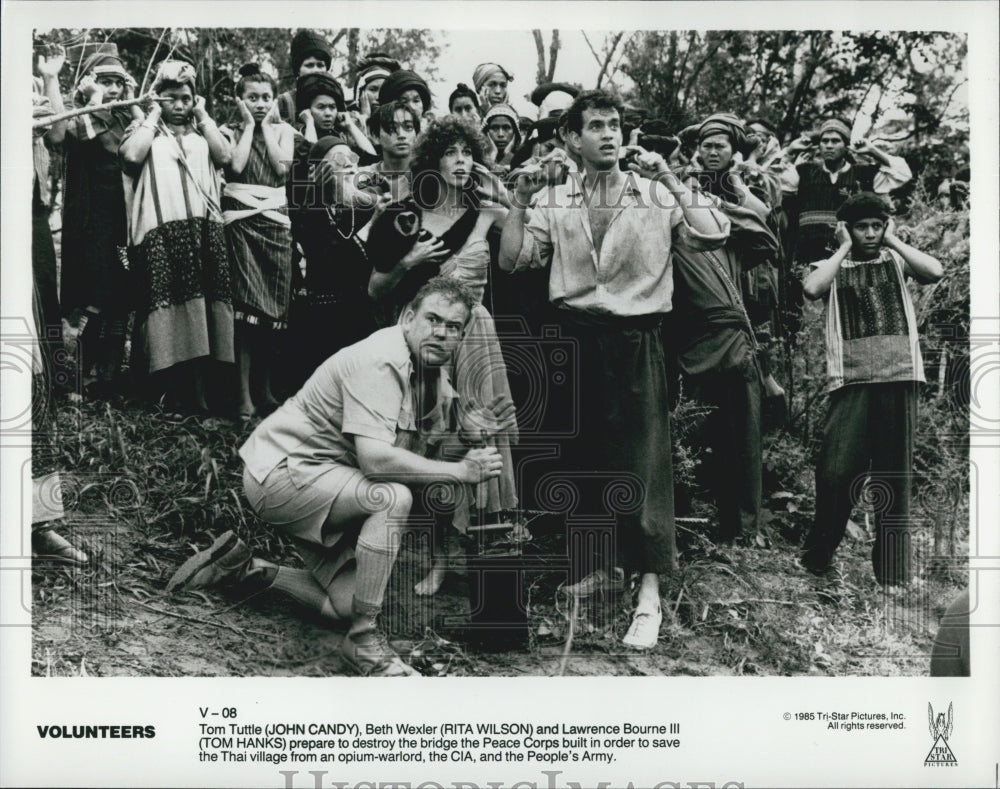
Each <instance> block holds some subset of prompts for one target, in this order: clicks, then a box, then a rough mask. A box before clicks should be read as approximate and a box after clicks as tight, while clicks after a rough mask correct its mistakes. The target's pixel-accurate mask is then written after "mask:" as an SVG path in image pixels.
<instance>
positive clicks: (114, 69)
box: [80, 47, 131, 82]
mask: <svg viewBox="0 0 1000 789" xmlns="http://www.w3.org/2000/svg"><path fill="white" fill-rule="evenodd" d="M117 49H118V48H117V47H115V52H114V53H113V54H112V53H110V52H96V53H94V54H93V55H91V56H90V57H89V58H88V59H87V62H86V63H84V64H83V67H82V68H81V69H80V74H81V75H91V76H93V77H95V78H96V77H107V76H112V77H118V78H119V79H120V80H121V81H122V82H128V81H129V80H130V79H131V77H129V74H128V72H127V71H126V70H125V66H124V64H123V63H122V61H121V59H120V58H119V57H118V52H117Z"/></svg>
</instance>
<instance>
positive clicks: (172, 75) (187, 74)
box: [153, 60, 197, 93]
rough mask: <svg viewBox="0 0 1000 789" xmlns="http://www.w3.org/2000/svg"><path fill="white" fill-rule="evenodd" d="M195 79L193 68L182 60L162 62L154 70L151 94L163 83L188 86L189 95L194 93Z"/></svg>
mask: <svg viewBox="0 0 1000 789" xmlns="http://www.w3.org/2000/svg"><path fill="white" fill-rule="evenodd" d="M196 78H197V75H196V74H195V70H194V66H192V65H191V64H190V63H185V62H184V61H183V60H164V61H163V62H162V63H160V65H159V66H158V67H157V69H156V77H155V79H153V93H156V91H157V89H158V88H159V87H160V85H162V84H163V83H164V82H174V83H177V84H178V85H190V86H191V93H194V92H195V80H196Z"/></svg>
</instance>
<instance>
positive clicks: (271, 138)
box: [260, 103, 295, 178]
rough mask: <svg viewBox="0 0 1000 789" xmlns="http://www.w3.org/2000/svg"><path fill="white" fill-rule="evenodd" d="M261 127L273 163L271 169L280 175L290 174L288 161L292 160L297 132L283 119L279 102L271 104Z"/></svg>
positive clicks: (268, 158)
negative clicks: (279, 110)
mask: <svg viewBox="0 0 1000 789" xmlns="http://www.w3.org/2000/svg"><path fill="white" fill-rule="evenodd" d="M260 129H261V132H262V133H263V135H264V146H265V148H266V149H267V160H268V161H269V162H270V163H271V169H273V170H274V172H275V174H276V175H277V176H278V177H280V178H284V177H285V176H286V175H287V174H288V162H290V161H291V160H292V155H293V152H294V149H295V134H294V132H293V131H292V129H291V128H290V127H289V126H288V125H287V124H286V123H284V122H283V121H282V120H281V115H279V114H278V105H277V103H274V104H272V105H271V109H270V110H268V113H267V115H265V116H264V120H263V122H262V123H261V126H260Z"/></svg>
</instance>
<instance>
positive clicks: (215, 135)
mask: <svg viewBox="0 0 1000 789" xmlns="http://www.w3.org/2000/svg"><path fill="white" fill-rule="evenodd" d="M194 120H195V123H196V124H197V126H198V130H199V131H200V132H201V135H202V137H204V138H205V142H207V143H208V154H209V156H211V157H212V161H213V162H214V163H215V166H216V167H226V166H227V165H228V164H229V162H230V161H231V160H232V158H233V150H232V148H231V147H230V146H229V143H228V142H226V138H225V137H223V136H222V134H221V133H220V132H219V127H218V126H216V125H215V121H213V120H212V119H211V118H210V117H208V113H206V112H205V99H204V97H203V96H199V97H198V98H197V99H196V100H195V104H194ZM244 166H246V163H244Z"/></svg>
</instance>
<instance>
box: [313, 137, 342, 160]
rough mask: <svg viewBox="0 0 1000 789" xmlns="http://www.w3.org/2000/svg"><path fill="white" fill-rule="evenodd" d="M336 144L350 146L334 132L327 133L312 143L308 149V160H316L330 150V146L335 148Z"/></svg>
mask: <svg viewBox="0 0 1000 789" xmlns="http://www.w3.org/2000/svg"><path fill="white" fill-rule="evenodd" d="M338 145H346V146H347V147H348V148H349V147H350V146H351V144H350V143H349V142H348V141H347V140H345V139H344V138H343V137H339V136H337V135H336V134H328V135H327V136H326V137H320V138H319V140H317V141H316V142H314V143H313V146H312V148H310V149H309V161H311V162H318V161H319V160H320V159H322V158H323V157H324V156H326V155H327V153H329V152H330V149H331V148H336V147H337V146H338Z"/></svg>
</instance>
